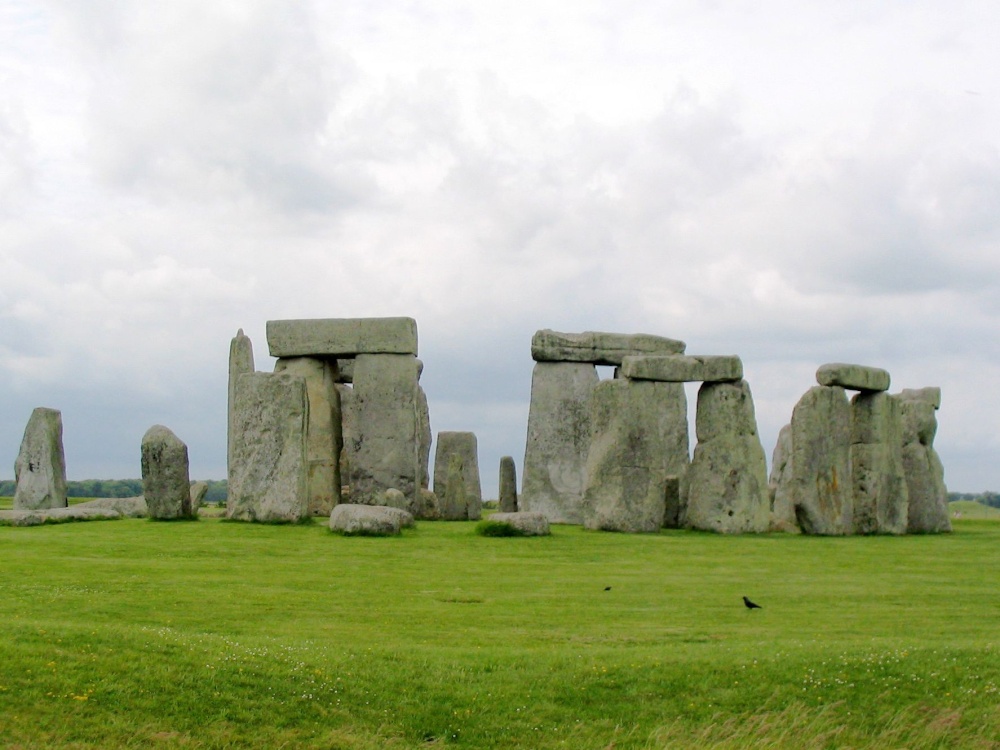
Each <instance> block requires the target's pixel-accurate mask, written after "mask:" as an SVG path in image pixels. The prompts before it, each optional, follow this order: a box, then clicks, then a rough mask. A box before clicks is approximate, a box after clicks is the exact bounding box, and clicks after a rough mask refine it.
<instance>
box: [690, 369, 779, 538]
mask: <svg viewBox="0 0 1000 750" xmlns="http://www.w3.org/2000/svg"><path fill="white" fill-rule="evenodd" d="M696 431H697V434H698V445H697V446H696V447H695V449H694V457H693V458H692V459H691V466H690V468H689V469H688V474H687V493H688V494H687V507H686V508H685V518H684V523H685V525H686V526H688V527H690V528H694V529H702V530H704V531H715V532H718V533H722V534H742V533H756V532H763V531H767V530H768V527H769V525H770V515H771V513H770V502H769V500H768V491H767V460H766V458H765V456H764V448H763V446H761V443H760V438H759V437H758V435H757V418H756V415H755V413H754V408H753V397H752V395H751V393H750V386H749V385H748V384H747V383H746V381H744V380H740V381H738V382H735V383H703V384H702V386H701V388H700V389H699V391H698V409H697V427H696Z"/></svg>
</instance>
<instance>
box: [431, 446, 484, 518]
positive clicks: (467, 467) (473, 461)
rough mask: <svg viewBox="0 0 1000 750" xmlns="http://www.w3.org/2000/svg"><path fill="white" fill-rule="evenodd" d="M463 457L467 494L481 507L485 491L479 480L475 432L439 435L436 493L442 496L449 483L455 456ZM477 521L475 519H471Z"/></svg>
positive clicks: (436, 453) (436, 457)
mask: <svg viewBox="0 0 1000 750" xmlns="http://www.w3.org/2000/svg"><path fill="white" fill-rule="evenodd" d="M456 454H457V455H459V456H461V457H462V476H463V477H465V494H466V495H467V496H468V497H469V498H470V502H471V501H472V500H473V499H474V500H475V502H476V503H478V504H479V506H480V507H481V506H482V503H483V489H482V484H481V481H480V478H479V447H478V443H477V441H476V435H475V433H473V432H449V431H442V432H439V433H438V435H437V449H436V450H435V452H434V492H435V493H436V494H437V495H438V496H440V495H441V493H442V492H444V490H445V484H446V483H447V481H448V471H449V467H450V461H451V457H452V456H453V455H456ZM470 520H475V519H470Z"/></svg>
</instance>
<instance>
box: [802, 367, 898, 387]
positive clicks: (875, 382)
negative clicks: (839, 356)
mask: <svg viewBox="0 0 1000 750" xmlns="http://www.w3.org/2000/svg"><path fill="white" fill-rule="evenodd" d="M816 382H817V383H819V384H820V385H828V386H839V387H840V388H847V389H848V390H852V391H887V390H889V373H888V372H886V371H885V370H883V369H881V368H878V367H866V366H864V365H845V364H843V363H840V362H831V363H829V364H825V365H821V366H820V368H819V369H818V370H816Z"/></svg>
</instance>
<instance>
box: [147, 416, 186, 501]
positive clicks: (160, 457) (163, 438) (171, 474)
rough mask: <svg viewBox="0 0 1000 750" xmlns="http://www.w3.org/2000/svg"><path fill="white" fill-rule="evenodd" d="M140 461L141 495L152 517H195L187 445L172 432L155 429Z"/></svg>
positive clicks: (158, 427)
mask: <svg viewBox="0 0 1000 750" xmlns="http://www.w3.org/2000/svg"><path fill="white" fill-rule="evenodd" d="M141 457H142V494H143V497H145V498H146V505H147V506H148V508H149V517H150V518H157V519H160V520H172V519H177V518H190V517H192V516H193V515H194V511H193V510H192V505H191V478H190V475H189V472H188V449H187V446H186V445H185V444H184V442H183V441H182V440H181V439H180V438H178V437H177V436H176V435H175V434H174V433H173V432H172V431H171V430H170V429H169V428H167V427H164V426H163V425H161V424H157V425H153V426H152V427H150V428H149V429H148V430H146V434H145V435H143V437H142V447H141Z"/></svg>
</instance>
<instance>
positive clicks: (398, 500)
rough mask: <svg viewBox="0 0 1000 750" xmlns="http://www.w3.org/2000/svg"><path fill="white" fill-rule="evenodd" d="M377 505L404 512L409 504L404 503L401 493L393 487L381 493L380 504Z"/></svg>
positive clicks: (404, 497) (403, 496)
mask: <svg viewBox="0 0 1000 750" xmlns="http://www.w3.org/2000/svg"><path fill="white" fill-rule="evenodd" d="M379 505H384V506H386V507H387V508H399V509H400V510H406V508H407V507H408V506H409V503H407V502H406V496H405V495H404V494H403V493H402V492H400V491H399V490H397V489H396V488H395V487H390V488H389V489H387V490H386V491H385V492H383V493H382V502H381V503H379ZM407 512H409V511H407Z"/></svg>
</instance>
